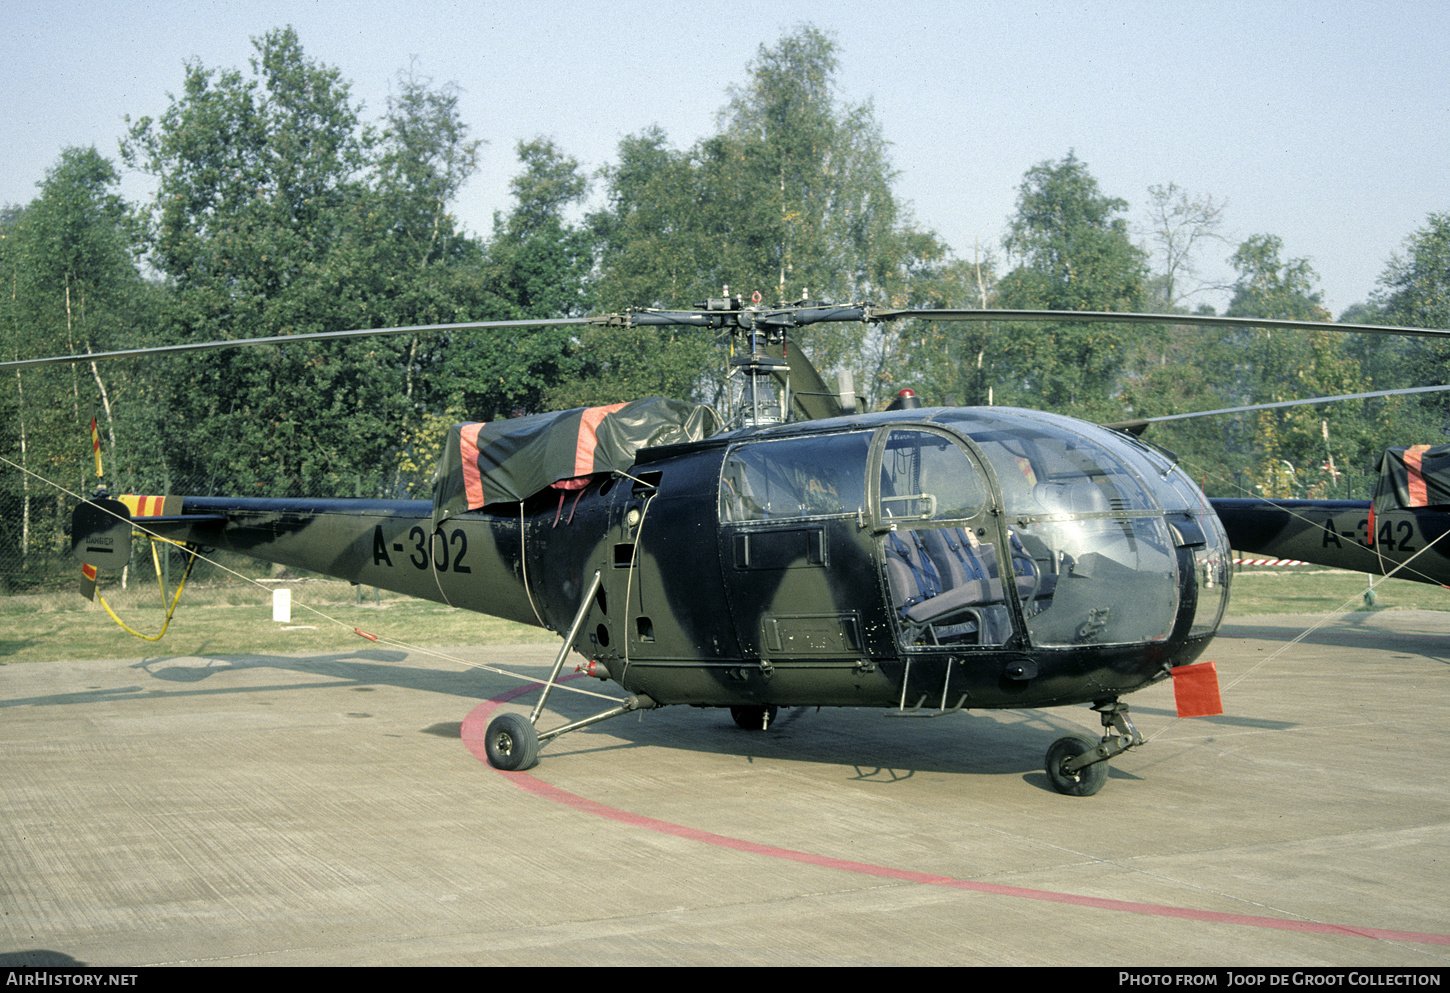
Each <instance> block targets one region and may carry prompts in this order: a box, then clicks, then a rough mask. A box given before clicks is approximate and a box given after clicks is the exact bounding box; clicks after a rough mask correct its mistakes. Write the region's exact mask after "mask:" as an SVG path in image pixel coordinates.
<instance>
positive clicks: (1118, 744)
mask: <svg viewBox="0 0 1450 993" xmlns="http://www.w3.org/2000/svg"><path fill="white" fill-rule="evenodd" d="M1093 710H1096V711H1097V712H1098V714H1099V715H1101V717H1102V721H1103V740H1102V741H1100V742H1097V743H1094V742H1093V740H1092V739H1091V738H1088V737H1085V736H1083V735H1075V734H1074V735H1068V736H1067V737H1065V738H1059V739H1057V740H1056V741H1054V742H1053V743H1052V747H1051V748H1049V749H1048V750H1047V778H1048V780H1049V781H1050V782H1051V783H1052V788H1053V789H1055V790H1057V792H1059V793H1064V794H1066V795H1067V796H1092V795H1093V794H1094V793H1096V792H1097V791H1098V790H1100V789H1102V788H1103V784H1104V783H1106V782H1107V781H1108V759H1110V758H1112V757H1113V756H1115V755H1121V754H1123V753H1124V752H1126V751H1127V750H1128V749H1130V748H1132V747H1134V746H1136V745H1141V744H1142V743H1143V736H1142V735H1141V734H1139V733H1138V729H1137V728H1135V727H1133V722H1132V721H1131V720H1129V718H1128V705H1127V704H1126V703H1121V702H1119V701H1117V700H1100V701H1099V702H1097V703H1095V704H1094V705H1093ZM1114 731H1116V732H1117V733H1116V734H1114V733H1112V732H1114Z"/></svg>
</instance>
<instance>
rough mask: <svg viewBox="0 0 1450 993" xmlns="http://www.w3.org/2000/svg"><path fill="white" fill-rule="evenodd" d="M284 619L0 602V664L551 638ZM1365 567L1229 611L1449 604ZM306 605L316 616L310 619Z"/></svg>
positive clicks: (419, 624)
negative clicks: (376, 639) (367, 638)
mask: <svg viewBox="0 0 1450 993" xmlns="http://www.w3.org/2000/svg"><path fill="white" fill-rule="evenodd" d="M286 585H287V586H288V587H289V588H290V589H292V591H293V592H292V603H293V606H292V623H291V624H290V625H282V624H277V623H275V622H273V620H272V605H271V594H270V592H269V590H268V589H265V588H260V587H258V586H255V585H251V584H246V583H215V584H206V585H191V586H188V587H187V589H186V590H185V591H184V592H183V594H182V598H181V605H180V607H179V608H178V609H177V611H176V616H175V618H174V619H173V620H172V622H171V627H170V629H169V630H168V631H167V633H166V636H165V637H164V638H163V639H162V640H161V641H159V642H149V641H141V640H140V639H138V638H136V637H134V636H132V635H130V634H127V633H126V632H125V631H123V630H121V628H119V627H117V626H116V624H115V623H114V622H113V621H112V620H111V619H110V618H109V617H108V616H106V613H105V611H104V610H102V609H101V607H100V605H99V604H96V603H90V602H88V601H86V600H83V599H81V598H80V597H79V596H76V595H75V594H74V593H64V594H46V595H36V596H12V597H4V598H0V664H3V663H15V662H46V661H54V660H57V659H109V658H114V659H135V658H145V657H154V656H158V655H167V656H171V655H189V656H202V657H205V656H208V655H237V654H242V653H251V652H268V653H270V652H329V651H337V650H338V649H339V648H342V647H347V646H353V645H357V644H360V643H361V639H360V638H359V637H358V636H357V635H356V634H354V633H353V628H362V629H363V630H365V631H367V632H369V633H372V634H376V635H378V636H380V637H382V638H385V639H388V640H391V641H396V642H400V643H403V644H407V645H414V646H418V647H440V646H458V645H517V644H529V643H539V644H557V643H558V642H557V635H554V634H552V633H550V632H548V631H545V630H543V629H542V628H538V627H532V626H528V625H523V624H515V623H513V622H511V621H504V620H499V619H497V618H493V617H485V616H483V615H482V614H475V613H470V612H468V611H464V610H455V609H453V608H451V607H445V606H443V605H441V604H436V603H430V602H428V601H426V600H415V599H413V598H411V597H405V596H399V595H397V594H393V593H381V594H377V598H376V599H374V594H373V591H371V590H367V591H366V594H367V595H366V596H364V597H362V598H361V602H359V596H358V590H357V588H356V587H353V586H352V585H350V584H348V583H341V582H336V581H333V580H296V581H288V583H287V584H286ZM1367 585H1368V582H1367V579H1366V577H1365V576H1364V575H1363V574H1362V573H1352V572H1339V571H1334V570H1326V569H1322V568H1320V567H1318V566H1301V567H1293V568H1277V569H1260V570H1246V571H1243V572H1240V573H1237V574H1236V575H1235V576H1234V579H1233V586H1232V594H1231V595H1230V598H1229V607H1228V613H1227V616H1229V617H1235V616H1237V617H1244V616H1252V615H1258V614H1321V613H1325V612H1328V611H1340V610H1355V611H1363V610H1411V609H1414V610H1450V592H1447V591H1446V590H1445V589H1444V588H1442V587H1438V586H1430V585H1427V584H1424V583H1412V582H1408V581H1406V580H1401V579H1380V580H1378V581H1377V582H1376V583H1375V604H1374V606H1373V607H1370V606H1367V605H1366V604H1365V602H1364V598H1363V594H1364V592H1365V589H1366V587H1367ZM107 600H108V601H109V602H110V603H111V605H112V607H113V609H115V610H116V612H117V613H118V614H119V615H120V616H121V618H122V620H124V621H126V622H127V623H128V624H130V625H131V627H133V628H135V629H136V630H138V631H140V632H142V633H143V634H152V635H154V634H155V633H156V632H158V631H160V630H161V625H162V621H163V620H164V617H165V613H164V611H163V609H162V608H161V606H160V594H159V592H158V591H157V589H156V588H155V587H154V586H153V587H141V588H139V589H138V588H135V587H134V586H133V588H132V589H131V590H129V591H125V592H122V591H119V590H111V591H109V592H108V593H107ZM308 607H311V608H313V609H315V610H317V611H319V612H320V613H321V614H322V615H326V616H319V615H318V614H314V613H312V612H311V611H309V610H308V609H307V608H308Z"/></svg>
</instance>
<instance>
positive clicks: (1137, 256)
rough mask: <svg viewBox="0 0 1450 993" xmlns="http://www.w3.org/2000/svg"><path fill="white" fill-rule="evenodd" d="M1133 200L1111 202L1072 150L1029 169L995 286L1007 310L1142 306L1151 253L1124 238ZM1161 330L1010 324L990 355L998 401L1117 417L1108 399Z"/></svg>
mask: <svg viewBox="0 0 1450 993" xmlns="http://www.w3.org/2000/svg"><path fill="white" fill-rule="evenodd" d="M1127 208H1128V204H1127V201H1125V200H1122V199H1120V198H1118V197H1109V196H1107V195H1105V194H1104V193H1103V192H1102V191H1101V190H1100V189H1099V188H1098V182H1097V180H1096V179H1095V178H1093V176H1092V175H1091V174H1090V173H1089V172H1088V169H1087V166H1086V164H1085V163H1083V162H1082V161H1081V160H1079V159H1078V158H1077V156H1076V155H1074V154H1073V153H1071V152H1069V153H1068V155H1067V157H1066V158H1064V159H1062V160H1061V161H1060V162H1043V163H1040V164H1038V165H1036V166H1033V167H1032V168H1031V169H1029V170H1028V171H1027V173H1026V175H1025V176H1024V177H1023V181H1022V185H1021V187H1020V188H1019V190H1018V196H1017V212H1016V214H1015V215H1014V216H1013V218H1012V221H1011V223H1010V226H1009V228H1008V233H1007V235H1006V237H1005V238H1004V239H1003V246H1004V247H1005V248H1006V250H1007V253H1008V258H1009V259H1016V260H1017V265H1016V267H1015V268H1013V269H1012V270H1011V271H1010V272H1008V273H1007V274H1006V275H1005V276H1003V277H1002V280H1001V281H1000V282H999V283H998V284H997V305H998V306H1000V307H1003V308H1008V309H1046V310H1121V311H1136V310H1142V309H1143V304H1144V302H1145V300H1146V299H1147V282H1148V270H1147V257H1146V254H1145V253H1144V252H1143V250H1142V249H1140V248H1138V247H1137V246H1136V245H1134V244H1133V242H1132V240H1131V239H1130V238H1129V235H1128V222H1127V220H1126V219H1125V218H1124V217H1123V216H1122V214H1123V213H1124V211H1126V210H1127ZM1157 336H1158V335H1157V333H1156V332H1145V331H1142V330H1134V329H1132V328H1130V327H1128V326H1124V325H1114V324H1087V325H1074V324H1068V323H1064V324H1038V325H1014V326H1011V327H1010V328H1009V329H1008V330H1007V331H1006V332H1005V333H1003V334H1001V335H999V336H998V339H997V342H996V345H995V347H994V348H993V349H992V352H993V353H994V355H993V359H994V362H993V370H992V373H993V375H994V377H995V379H996V382H997V384H998V386H999V389H997V390H996V395H995V400H996V401H997V402H999V403H1001V402H1015V403H1021V404H1023V405H1026V406H1034V407H1045V408H1047V409H1051V410H1056V411H1059V412H1061V413H1067V414H1076V415H1077V416H1086V417H1111V416H1112V415H1115V414H1116V413H1117V412H1118V405H1117V404H1116V402H1115V401H1114V400H1113V399H1112V395H1113V393H1114V392H1115V390H1116V388H1117V387H1118V386H1119V383H1120V379H1121V377H1122V376H1123V374H1124V373H1125V371H1127V370H1129V369H1131V368H1132V362H1133V360H1134V358H1135V356H1136V355H1138V354H1139V353H1141V352H1142V351H1143V348H1144V346H1145V344H1147V343H1149V342H1151V341H1154V340H1156V338H1157Z"/></svg>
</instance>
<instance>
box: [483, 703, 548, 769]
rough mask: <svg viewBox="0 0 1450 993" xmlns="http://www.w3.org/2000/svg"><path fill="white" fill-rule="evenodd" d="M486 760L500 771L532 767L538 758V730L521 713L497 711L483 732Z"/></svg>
mask: <svg viewBox="0 0 1450 993" xmlns="http://www.w3.org/2000/svg"><path fill="white" fill-rule="evenodd" d="M483 744H484V750H485V751H486V752H487V753H488V764H489V765H491V766H493V767H494V768H495V769H502V770H503V771H504V772H517V771H519V770H520V769H529V768H532V767H533V765H534V763H536V762H538V761H539V732H538V731H537V730H536V729H535V728H534V726H533V725H532V724H530V723H529V719H528V718H527V717H524V716H523V715H521V714H500V715H499V716H497V717H495V718H494V719H493V720H491V721H489V722H488V730H487V731H486V732H485V733H484V740H483Z"/></svg>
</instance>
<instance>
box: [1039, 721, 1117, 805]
mask: <svg viewBox="0 0 1450 993" xmlns="http://www.w3.org/2000/svg"><path fill="white" fill-rule="evenodd" d="M1097 747H1098V746H1097V743H1096V742H1094V741H1093V740H1092V739H1091V738H1086V737H1083V736H1082V735H1077V734H1073V735H1068V736H1067V737H1066V738H1058V739H1057V740H1056V741H1054V742H1053V743H1052V746H1051V747H1050V748H1048V749H1047V778H1048V780H1049V781H1051V783H1052V788H1053V789H1055V790H1057V792H1059V793H1062V794H1064V795H1066V796H1092V795H1093V794H1094V793H1096V792H1097V791H1098V790H1100V789H1102V788H1103V784H1104V783H1106V782H1107V781H1108V763H1107V760H1106V759H1094V760H1093V761H1092V764H1091V765H1085V766H1081V767H1079V768H1076V769H1069V766H1070V765H1073V764H1075V763H1074V762H1073V760H1074V759H1077V758H1080V757H1081V756H1083V755H1092V753H1094V752H1096V751H1097Z"/></svg>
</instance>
